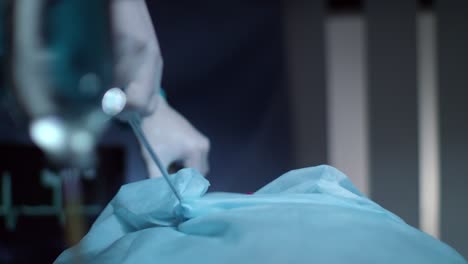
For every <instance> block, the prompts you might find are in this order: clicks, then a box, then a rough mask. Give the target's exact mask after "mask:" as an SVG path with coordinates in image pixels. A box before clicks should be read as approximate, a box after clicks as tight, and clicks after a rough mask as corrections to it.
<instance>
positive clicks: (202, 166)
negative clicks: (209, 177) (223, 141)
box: [184, 137, 210, 175]
mask: <svg viewBox="0 0 468 264" xmlns="http://www.w3.org/2000/svg"><path fill="white" fill-rule="evenodd" d="M209 151H210V142H209V140H208V139H207V138H205V137H203V138H201V139H200V141H199V142H197V144H195V145H194V146H192V148H191V150H190V151H189V153H188V156H187V158H186V159H185V160H184V165H185V167H189V168H193V169H196V170H198V171H199V172H200V173H201V174H203V175H206V174H207V173H208V171H209V162H208V153H209Z"/></svg>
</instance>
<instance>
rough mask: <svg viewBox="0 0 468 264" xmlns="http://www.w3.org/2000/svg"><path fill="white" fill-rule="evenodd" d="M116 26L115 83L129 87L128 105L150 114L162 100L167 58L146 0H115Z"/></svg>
mask: <svg viewBox="0 0 468 264" xmlns="http://www.w3.org/2000/svg"><path fill="white" fill-rule="evenodd" d="M111 5H112V7H111V9H112V18H113V20H112V26H113V41H114V54H115V65H114V72H115V74H114V75H115V78H116V80H115V84H116V85H117V86H118V87H119V88H125V93H126V94H127V108H130V109H132V110H136V111H138V112H139V113H140V114H142V115H150V114H151V113H152V112H153V111H154V110H155V108H156V105H157V103H158V101H159V100H158V95H159V87H161V76H162V68H163V59H162V56H161V51H160V48H159V43H158V39H157V36H156V32H155V30H154V28H153V24H152V22H151V17H150V15H149V12H148V8H147V6H146V4H145V1H144V0H114V1H112V3H111Z"/></svg>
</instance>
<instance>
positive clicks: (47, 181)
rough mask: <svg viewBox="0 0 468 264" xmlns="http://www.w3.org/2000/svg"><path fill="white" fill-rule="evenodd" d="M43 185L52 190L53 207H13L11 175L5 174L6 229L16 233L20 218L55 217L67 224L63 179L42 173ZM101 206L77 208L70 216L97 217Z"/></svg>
mask: <svg viewBox="0 0 468 264" xmlns="http://www.w3.org/2000/svg"><path fill="white" fill-rule="evenodd" d="M41 185H42V186H43V187H44V188H47V189H51V190H52V204H51V205H37V206H28V205H20V206H14V205H13V198H12V197H13V193H12V188H11V187H12V182H11V174H10V173H8V172H4V173H3V175H2V188H1V190H2V195H1V197H2V201H1V202H2V203H1V204H0V216H3V217H4V218H5V228H6V229H7V230H8V231H15V229H16V224H17V219H18V217H19V216H21V215H22V216H26V217H28V216H29V217H30V216H55V217H57V218H58V220H59V222H60V223H61V225H62V226H63V225H64V224H65V220H66V219H65V212H64V206H63V190H62V189H63V188H62V178H61V177H60V176H58V175H56V174H54V173H52V172H51V171H48V170H42V171H41ZM101 210H102V207H101V206H100V205H96V204H91V205H85V206H82V207H80V208H77V209H75V210H73V211H71V212H69V213H70V214H84V215H88V216H90V215H97V214H99V213H100V212H101Z"/></svg>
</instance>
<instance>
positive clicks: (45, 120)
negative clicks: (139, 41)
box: [6, 0, 112, 169]
mask: <svg viewBox="0 0 468 264" xmlns="http://www.w3.org/2000/svg"><path fill="white" fill-rule="evenodd" d="M8 7H9V8H11V10H12V14H13V18H12V20H11V22H12V23H11V25H12V26H11V27H10V28H9V30H10V31H11V34H10V38H11V43H12V45H11V46H12V47H14V48H12V49H11V50H8V51H7V52H6V53H7V54H9V56H10V58H9V62H10V63H9V67H8V68H9V69H10V70H11V82H9V83H8V90H9V93H10V94H11V95H12V96H13V97H14V98H15V99H16V100H15V101H16V106H17V107H18V109H19V112H20V113H21V114H22V116H24V117H25V119H26V121H27V122H28V126H29V131H30V135H31V138H32V140H33V141H34V142H35V143H36V144H37V145H38V146H39V147H40V148H41V149H42V150H43V151H44V152H45V153H46V154H47V155H48V156H49V158H51V159H52V160H54V161H56V162H58V163H59V164H61V166H66V167H74V168H80V169H83V168H89V167H92V166H93V163H94V148H95V144H96V141H97V137H98V136H99V134H100V132H101V131H102V130H103V129H104V128H105V126H106V121H107V120H108V118H107V117H106V115H105V114H104V113H103V112H102V111H101V109H100V101H101V99H102V96H103V95H104V93H105V91H106V90H107V89H108V88H109V87H110V85H111V82H112V50H111V47H112V43H111V37H112V36H111V25H110V10H109V9H110V6H109V1H108V0H100V1H96V0H68V1H45V0H38V1H28V0H15V1H9V2H8Z"/></svg>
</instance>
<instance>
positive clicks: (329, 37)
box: [326, 15, 369, 194]
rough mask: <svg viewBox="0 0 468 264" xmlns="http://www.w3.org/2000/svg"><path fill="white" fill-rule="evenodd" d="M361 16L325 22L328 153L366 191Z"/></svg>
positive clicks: (365, 118)
mask: <svg viewBox="0 0 468 264" xmlns="http://www.w3.org/2000/svg"><path fill="white" fill-rule="evenodd" d="M364 34H365V33H364V27H363V19H362V16H358V15H341V16H332V17H328V19H327V23H326V47H327V54H326V62H327V85H328V87H327V100H328V103H327V107H328V109H327V110H328V111H327V114H328V117H327V118H328V131H329V134H328V153H329V157H328V158H329V161H330V164H331V165H333V166H335V167H337V168H338V169H340V170H342V171H343V172H345V173H346V174H347V175H348V176H349V177H350V179H351V180H352V181H353V183H354V184H355V185H356V187H357V188H358V189H359V190H361V191H362V192H363V193H366V194H368V193H369V184H368V133H367V96H366V95H367V89H366V86H367V77H366V72H367V71H366V59H365V36H364Z"/></svg>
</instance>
